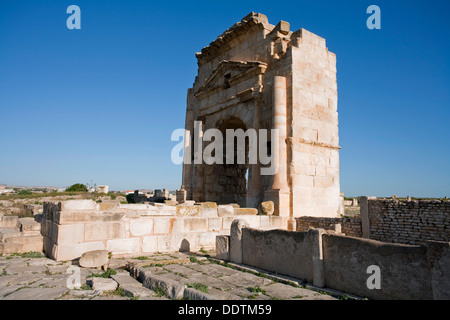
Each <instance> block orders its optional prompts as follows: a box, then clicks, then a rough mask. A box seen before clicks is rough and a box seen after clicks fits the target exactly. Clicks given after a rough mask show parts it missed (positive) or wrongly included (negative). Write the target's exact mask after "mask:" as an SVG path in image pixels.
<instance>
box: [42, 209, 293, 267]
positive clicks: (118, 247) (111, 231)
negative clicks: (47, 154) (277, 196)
mask: <svg viewBox="0 0 450 320" xmlns="http://www.w3.org/2000/svg"><path fill="white" fill-rule="evenodd" d="M257 213H258V210H257V209H247V208H235V207H233V206H232V205H224V206H220V205H219V206H217V204H216V203H213V202H206V203H197V204H194V205H167V204H162V203H154V204H120V203H115V204H114V203H96V202H94V201H92V200H68V201H63V202H60V203H58V204H55V203H50V202H48V203H47V202H46V203H44V213H43V217H42V229H41V232H42V236H43V238H44V239H43V241H44V250H45V253H46V254H47V255H48V256H49V257H51V258H53V259H55V260H57V261H64V260H72V259H76V258H79V257H80V256H81V255H82V254H83V253H84V252H87V251H93V250H108V251H110V252H111V253H112V254H113V255H114V256H123V255H139V254H145V253H152V252H174V251H189V250H192V251H196V250H199V249H201V248H205V249H214V247H215V239H216V235H218V234H227V233H229V230H230V226H231V223H232V222H233V220H235V219H236V218H237V217H242V218H245V219H246V220H247V221H248V223H249V225H250V226H252V227H255V228H262V229H274V228H279V229H283V228H285V227H286V219H285V218H283V217H274V216H267V215H266V216H263V215H256V214H257Z"/></svg>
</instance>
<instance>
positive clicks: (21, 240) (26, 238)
mask: <svg viewBox="0 0 450 320" xmlns="http://www.w3.org/2000/svg"><path fill="white" fill-rule="evenodd" d="M43 239H44V237H43V236H42V235H23V234H22V233H21V232H19V236H15V237H9V238H6V239H5V241H4V243H18V244H27V243H33V242H43Z"/></svg>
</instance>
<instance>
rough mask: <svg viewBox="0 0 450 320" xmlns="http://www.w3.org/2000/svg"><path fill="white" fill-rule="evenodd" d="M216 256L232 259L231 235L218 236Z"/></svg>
mask: <svg viewBox="0 0 450 320" xmlns="http://www.w3.org/2000/svg"><path fill="white" fill-rule="evenodd" d="M216 258H217V259H222V260H227V261H228V260H230V236H226V235H219V236H216Z"/></svg>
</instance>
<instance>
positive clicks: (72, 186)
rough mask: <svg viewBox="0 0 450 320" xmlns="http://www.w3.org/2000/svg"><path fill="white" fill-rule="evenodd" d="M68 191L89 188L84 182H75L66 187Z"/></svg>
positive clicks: (82, 190) (80, 190) (85, 190)
mask: <svg viewBox="0 0 450 320" xmlns="http://www.w3.org/2000/svg"><path fill="white" fill-rule="evenodd" d="M66 191H71V192H87V191H88V189H87V187H86V185H84V184H82V183H75V184H74V185H71V186H70V187H68V188H67V189H66Z"/></svg>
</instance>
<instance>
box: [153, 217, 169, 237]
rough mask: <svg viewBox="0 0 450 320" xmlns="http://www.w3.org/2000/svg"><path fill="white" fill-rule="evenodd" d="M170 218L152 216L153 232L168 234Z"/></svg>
mask: <svg viewBox="0 0 450 320" xmlns="http://www.w3.org/2000/svg"><path fill="white" fill-rule="evenodd" d="M171 221H172V219H171V218H154V220H153V228H154V230H153V233H154V234H168V233H169V232H170V229H171V225H172V223H171Z"/></svg>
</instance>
